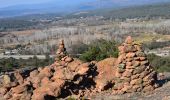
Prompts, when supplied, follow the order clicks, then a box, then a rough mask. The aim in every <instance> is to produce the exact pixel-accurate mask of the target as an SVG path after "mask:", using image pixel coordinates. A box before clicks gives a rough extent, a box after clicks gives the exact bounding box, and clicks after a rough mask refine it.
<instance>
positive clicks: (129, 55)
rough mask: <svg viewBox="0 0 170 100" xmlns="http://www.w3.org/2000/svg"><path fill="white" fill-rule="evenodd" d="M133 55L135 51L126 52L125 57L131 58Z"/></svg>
mask: <svg viewBox="0 0 170 100" xmlns="http://www.w3.org/2000/svg"><path fill="white" fill-rule="evenodd" d="M134 56H135V53H133V52H129V53H127V54H126V57H127V58H133V57H134Z"/></svg>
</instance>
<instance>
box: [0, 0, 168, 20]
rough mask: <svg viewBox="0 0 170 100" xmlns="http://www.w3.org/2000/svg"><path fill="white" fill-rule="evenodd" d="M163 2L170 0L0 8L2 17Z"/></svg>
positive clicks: (66, 0)
mask: <svg viewBox="0 0 170 100" xmlns="http://www.w3.org/2000/svg"><path fill="white" fill-rule="evenodd" d="M162 2H169V0H72V1H71V0H55V1H52V2H48V3H43V4H29V5H28V4H23V5H15V6H10V7H5V8H0V17H13V16H21V15H28V14H44V13H72V12H78V11H85V10H96V9H105V8H123V7H128V6H137V5H146V4H153V3H162Z"/></svg>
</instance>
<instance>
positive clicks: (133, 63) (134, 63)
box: [132, 61, 140, 67]
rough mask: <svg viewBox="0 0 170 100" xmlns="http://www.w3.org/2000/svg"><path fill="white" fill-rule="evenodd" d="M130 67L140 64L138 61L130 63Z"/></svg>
mask: <svg viewBox="0 0 170 100" xmlns="http://www.w3.org/2000/svg"><path fill="white" fill-rule="evenodd" d="M132 65H133V66H134V67H138V66H139V65H140V62H139V61H132Z"/></svg>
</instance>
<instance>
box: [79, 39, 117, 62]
mask: <svg viewBox="0 0 170 100" xmlns="http://www.w3.org/2000/svg"><path fill="white" fill-rule="evenodd" d="M108 57H118V49H117V43H116V42H115V41H107V40H104V39H100V40H97V41H95V42H93V43H91V44H90V45H89V46H88V50H87V51H86V52H84V53H83V54H82V55H81V56H80V59H81V60H83V61H93V60H96V61H99V60H103V59H105V58H108Z"/></svg>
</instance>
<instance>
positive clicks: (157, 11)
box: [67, 2, 170, 19]
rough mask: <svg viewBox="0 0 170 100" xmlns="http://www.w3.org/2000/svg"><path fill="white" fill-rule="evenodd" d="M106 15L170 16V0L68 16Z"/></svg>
mask: <svg viewBox="0 0 170 100" xmlns="http://www.w3.org/2000/svg"><path fill="white" fill-rule="evenodd" d="M96 15H98V16H104V17H105V18H113V19H116V18H137V17H138V18H139V17H148V18H153V17H164V18H170V2H169V3H161V4H152V5H141V6H133V7H125V8H121V9H111V8H109V9H100V10H93V11H89V12H88V13H80V14H75V13H73V14H70V15H68V16H67V18H72V17H74V18H76V17H86V16H96Z"/></svg>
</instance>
